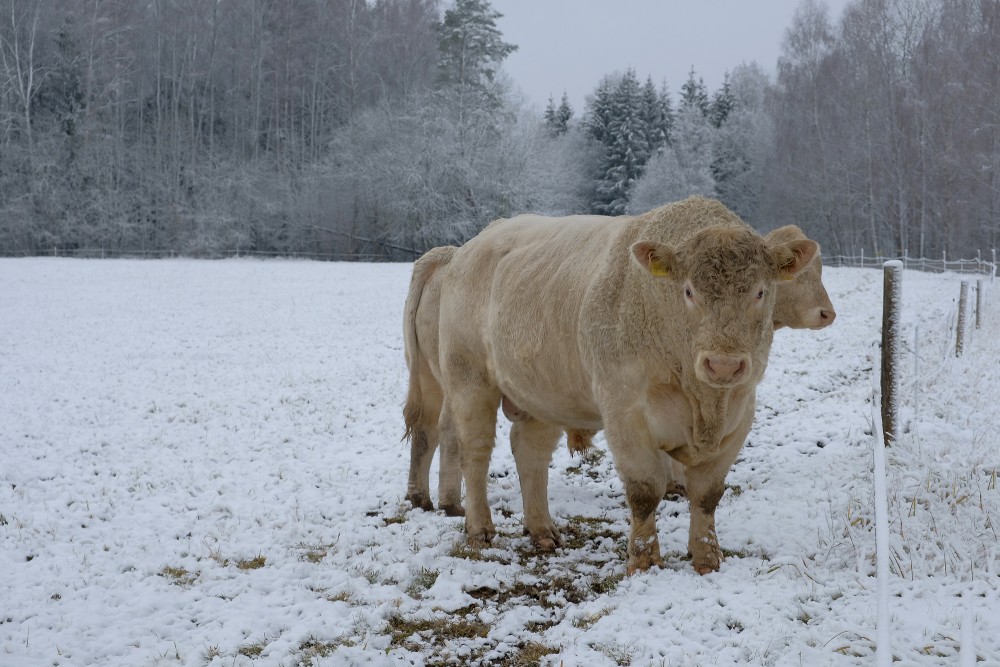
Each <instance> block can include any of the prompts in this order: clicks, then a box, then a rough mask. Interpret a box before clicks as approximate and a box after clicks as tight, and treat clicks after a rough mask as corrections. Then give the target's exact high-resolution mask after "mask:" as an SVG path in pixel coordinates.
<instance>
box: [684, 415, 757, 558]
mask: <svg viewBox="0 0 1000 667" xmlns="http://www.w3.org/2000/svg"><path fill="white" fill-rule="evenodd" d="M752 421H753V413H752V411H751V412H750V414H749V418H747V419H745V420H744V422H745V423H744V424H743V425H741V427H740V428H738V429H737V430H736V432H734V433H731V434H730V435H728V436H727V437H726V438H724V439H723V441H722V446H721V448H720V450H719V454H718V456H716V457H715V458H712V459H710V460H708V461H705V462H703V463H701V464H699V465H696V466H688V467H686V468H685V475H686V481H687V485H686V491H687V497H688V500H689V501H690V505H691V528H690V531H689V533H688V550H689V551H690V552H691V565H692V566H693V567H694V569H695V570H696V571H697V572H698V574H708V573H709V572H716V571H718V570H719V567H721V564H722V547H721V546H720V545H719V537H718V535H717V534H716V531H715V509H716V507H718V505H719V501H720V500H722V495H723V494H724V493H725V491H726V474H727V473H728V472H729V468H730V467H731V466H732V464H733V461H735V460H736V457H737V455H738V454H739V452H740V449H741V448H742V447H743V441H744V440H746V436H747V434H748V433H749V432H750V424H751V423H752Z"/></svg>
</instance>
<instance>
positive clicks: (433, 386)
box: [403, 225, 837, 515]
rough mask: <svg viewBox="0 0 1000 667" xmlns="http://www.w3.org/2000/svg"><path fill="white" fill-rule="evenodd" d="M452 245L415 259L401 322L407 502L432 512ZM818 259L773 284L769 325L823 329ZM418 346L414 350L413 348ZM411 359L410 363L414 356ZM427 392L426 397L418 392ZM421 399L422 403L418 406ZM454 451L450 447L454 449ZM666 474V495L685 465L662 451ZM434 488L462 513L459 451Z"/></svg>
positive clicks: (577, 438) (574, 439) (827, 314)
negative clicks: (444, 280) (442, 316)
mask: <svg viewBox="0 0 1000 667" xmlns="http://www.w3.org/2000/svg"><path fill="white" fill-rule="evenodd" d="M764 238H766V239H768V240H771V241H794V240H799V239H804V238H806V235H805V234H804V233H803V232H802V230H801V229H799V228H798V227H796V226H795V225H788V226H787V227H782V228H780V229H777V230H775V231H772V232H770V233H768V234H767V235H766V236H765V237H764ZM457 249H458V248H456V247H454V246H445V247H440V248H434V249H432V250H430V251H428V252H427V253H426V254H424V255H423V256H422V257H421V258H420V259H418V260H417V261H416V263H415V264H414V267H413V277H412V280H411V282H410V293H409V296H408V297H407V302H406V303H407V305H406V309H405V317H404V323H403V331H404V333H405V336H404V342H405V345H404V350H405V353H406V360H407V365H408V366H409V368H410V387H411V388H410V392H409V395H410V399H411V400H410V401H408V403H407V405H408V406H411V407H410V410H412V411H413V412H412V413H407V415H406V428H407V436H408V437H409V439H410V444H411V452H410V475H409V481H408V484H407V489H406V499H407V500H408V501H410V502H411V503H412V504H413V506H414V507H420V508H421V509H424V510H433V509H434V504H433V502H431V499H430V467H431V461H432V459H433V457H434V452H435V451H436V450H437V447H438V443H439V440H440V436H439V433H438V415H439V413H440V411H441V402H442V400H443V395H442V392H441V384H440V383H441V371H440V364H439V363H438V356H437V355H438V352H437V349H438V319H439V313H440V310H441V285H440V283H441V276H442V274H443V271H442V270H441V268H442V267H443V266H444V265H446V264H447V263H448V262H450V261H451V258H452V256H453V255H454V254H455V251H456V250H457ZM822 271H823V262H822V258H821V257H820V255H819V253H817V254H816V257H815V258H814V259H813V261H812V262H810V263H809V265H808V266H807V267H806V268H805V270H803V271H802V272H801V273H799V274H798V275H797V276H796V277H795V279H794V280H783V281H781V282H780V283H778V287H777V295H776V297H775V302H774V315H773V316H772V322H773V323H774V328H775V329H776V330H777V329H780V328H781V327H785V326H787V327H789V328H792V329H806V328H808V329H822V328H824V327H826V326H829V325H830V324H832V323H833V321H834V319H835V318H836V316H837V313H836V311H835V310H834V307H833V304H832V303H831V302H830V296H829V294H827V291H826V288H825V287H824V285H823V280H822ZM418 345H419V346H420V347H421V348H422V349H421V350H418V349H417V346H418ZM414 360H416V361H414ZM424 394H426V396H424ZM425 401H426V403H427V407H426V409H424V408H423V407H422V406H423V405H424V402H425ZM501 406H502V408H503V411H504V414H505V415H506V416H507V418H508V419H510V420H511V421H521V420H523V419H525V418H527V416H528V415H527V413H525V412H524V411H522V410H520V409H519V408H517V407H516V406H514V405H513V404H512V403H511V401H510V400H509V399H507V398H504V399H503V400H502V401H501ZM595 434H596V432H595V431H570V432H568V433H567V434H566V443H567V445H568V447H569V450H570V451H571V452H572V453H573V454H583V453H585V452H587V451H588V450H589V449H590V447H591V446H592V444H593V437H594V435H595ZM452 449H455V448H452ZM662 458H663V459H664V461H663V466H664V471H665V474H666V494H665V495H666V496H675V495H683V494H684V466H683V465H681V464H680V463H678V462H677V461H676V460H674V459H672V458H671V457H670V456H669V455H668V454H665V453H664V455H663V457H662ZM439 473H440V484H439V486H438V503H439V506H440V508H441V509H442V510H444V511H445V513H447V514H449V515H460V514H464V512H463V511H462V507H461V484H462V473H461V469H460V468H459V463H458V453H457V451H454V452H450V451H445V452H442V456H441V461H440V467H439Z"/></svg>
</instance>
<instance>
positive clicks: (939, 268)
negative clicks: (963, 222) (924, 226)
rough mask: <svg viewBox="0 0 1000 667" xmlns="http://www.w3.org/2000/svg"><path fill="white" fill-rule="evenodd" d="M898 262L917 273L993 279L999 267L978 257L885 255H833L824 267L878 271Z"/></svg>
mask: <svg viewBox="0 0 1000 667" xmlns="http://www.w3.org/2000/svg"><path fill="white" fill-rule="evenodd" d="M991 256H992V257H994V258H995V257H996V251H995V250H994V251H992V254H991ZM891 260H898V261H900V262H902V263H903V268H904V269H913V270H916V271H926V272H928V273H944V272H945V271H952V272H953V273H974V274H981V275H986V276H990V277H991V278H993V277H995V276H996V272H997V265H996V262H995V261H986V260H984V259H982V258H981V257H976V258H975V259H948V258H947V257H945V256H944V255H942V257H941V259H929V258H927V257H908V256H907V255H905V254H904V255H903V256H902V257H886V256H884V255H871V256H869V255H865V254H861V255H831V256H829V257H828V256H826V255H824V256H823V265H824V266H837V267H839V266H853V267H859V268H871V269H878V268H882V266H883V265H884V264H885V262H887V261H891Z"/></svg>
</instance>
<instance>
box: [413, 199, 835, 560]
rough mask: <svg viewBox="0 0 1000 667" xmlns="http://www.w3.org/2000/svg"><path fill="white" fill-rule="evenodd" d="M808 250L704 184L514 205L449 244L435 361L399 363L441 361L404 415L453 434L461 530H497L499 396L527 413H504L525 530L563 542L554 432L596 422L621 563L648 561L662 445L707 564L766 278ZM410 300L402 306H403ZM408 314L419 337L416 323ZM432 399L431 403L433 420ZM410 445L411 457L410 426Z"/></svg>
mask: <svg viewBox="0 0 1000 667" xmlns="http://www.w3.org/2000/svg"><path fill="white" fill-rule="evenodd" d="M816 251H817V246H816V244H815V243H814V242H812V241H809V240H804V239H803V240H797V241H791V242H767V241H765V240H764V239H763V238H762V237H760V236H759V235H757V234H756V233H755V232H753V231H752V230H750V229H749V228H748V227H747V226H746V225H745V224H743V223H742V222H741V221H740V220H739V219H738V218H737V217H736V216H735V215H733V214H732V213H731V212H729V211H728V210H727V209H726V208H725V207H724V206H722V205H721V204H719V203H718V202H714V201H711V200H706V199H702V198H691V199H688V200H685V201H683V202H678V203H676V204H672V205H669V206H666V207H663V208H660V209H657V210H655V211H652V212H650V213H648V214H645V215H643V216H638V217H636V218H618V219H609V218H603V217H596V216H589V217H588V216H576V217H574V218H573V219H571V220H567V219H551V218H540V217H537V216H520V217H518V218H514V219H511V220H501V221H497V222H495V223H493V224H492V225H490V226H489V227H488V228H487V229H486V230H484V231H483V232H482V233H481V234H480V235H479V236H477V237H476V238H475V239H473V240H471V241H470V242H469V243H467V244H466V245H465V246H463V247H462V248H461V249H459V250H457V251H455V250H451V251H444V252H448V253H452V257H451V261H450V262H448V263H447V264H445V265H443V266H441V268H440V270H441V271H443V274H442V275H441V278H442V281H441V288H442V292H441V293H440V300H441V310H440V320H439V324H440V329H439V332H438V333H439V337H440V345H439V347H438V348H437V349H435V350H434V352H436V353H437V358H436V359H435V360H434V361H433V362H428V361H427V360H425V359H422V358H419V357H420V356H421V355H420V352H421V349H420V347H421V346H420V345H419V344H418V345H416V346H415V347H409V348H408V361H409V362H410V364H411V370H412V369H413V368H415V367H416V368H427V369H428V370H430V371H432V370H433V369H432V368H431V367H432V366H433V363H434V362H437V363H438V364H439V366H438V369H437V370H439V371H440V373H439V374H437V373H433V372H431V373H430V374H431V375H439V377H440V378H441V380H442V385H443V389H444V393H443V395H441V393H440V391H438V392H428V391H426V390H425V388H423V387H419V388H418V394H417V396H416V400H415V401H411V400H410V399H411V398H414V396H413V389H414V382H413V377H414V375H417V376H418V378H419V376H420V374H419V373H417V374H414V373H412V372H411V387H410V389H411V396H409V397H408V401H407V415H408V416H407V424H408V425H412V424H422V426H421V428H425V429H427V428H429V429H437V428H440V429H441V431H440V432H441V434H442V442H443V443H445V444H443V445H442V447H443V448H445V454H447V449H446V448H447V446H448V445H447V443H448V442H449V441H457V442H458V445H459V447H460V452H461V462H462V472H463V475H464V478H465V482H466V487H467V493H468V498H467V507H466V512H467V516H466V530H467V532H468V536H469V539H470V541H473V542H479V543H482V542H486V541H488V540H489V539H491V538H492V537H493V535H494V534H495V529H494V527H493V523H492V519H491V517H490V512H489V507H488V505H487V503H486V474H487V469H488V464H489V455H490V451H491V449H492V446H493V440H494V431H495V425H496V412H497V407H498V406H499V405H500V403H501V401H502V398H503V397H504V396H506V397H508V400H509V401H510V403H511V404H512V405H515V406H518V407H519V408H520V409H521V410H522V411H523V412H525V413H526V414H527V415H530V416H529V417H527V418H526V419H524V420H523V421H519V422H516V423H515V424H514V425H513V427H512V431H511V441H512V449H513V451H514V457H515V463H516V465H517V468H518V475H519V477H520V481H521V488H522V494H523V498H524V509H525V528H526V530H527V532H528V533H529V534H530V535H531V537H532V539H533V541H534V542H535V543H536V544H538V545H539V546H540V547H542V548H552V547H554V546H555V545H557V544H558V543H559V542H560V538H559V534H558V531H557V530H556V528H555V526H554V524H553V523H552V519H551V517H550V516H549V513H548V500H547V483H548V478H547V466H548V462H549V460H550V459H551V454H552V450H553V448H554V447H555V445H556V443H557V441H558V439H559V434H560V432H561V430H562V429H564V428H566V429H571V430H597V429H600V428H604V429H605V430H606V431H607V440H608V442H609V446H610V448H611V450H612V453H613V455H614V458H615V463H616V466H617V468H618V471H619V475H620V476H621V477H622V479H623V481H624V485H625V490H626V496H627V499H628V502H629V505H630V507H631V509H632V526H631V535H630V539H629V564H628V569H629V571H635V570H641V569H646V568H648V567H649V566H651V565H653V564H658V563H662V559H661V557H660V553H659V544H658V540H657V537H656V528H655V509H656V506H657V504H658V503H659V499H660V497H661V496H662V495H663V490H664V486H665V482H664V473H663V471H662V470H661V465H660V463H659V462H660V459H659V452H660V451H668V452H670V453H671V455H672V456H673V457H674V458H675V459H677V460H679V461H681V462H682V463H684V464H685V465H687V466H688V489H687V491H688V496H689V498H690V500H691V531H690V535H689V544H688V546H689V549H690V551H691V554H692V557H693V565H694V567H695V568H696V569H697V570H698V571H699V572H702V573H704V572H708V571H711V570H714V569H718V567H719V562H720V559H721V552H720V550H719V547H718V541H717V539H716V537H715V531H714V511H715V506H716V504H717V503H718V500H719V498H720V497H721V495H722V491H723V488H724V480H725V475H726V472H727V471H728V468H729V466H730V464H731V463H732V461H733V460H734V459H735V457H736V455H737V453H738V452H739V449H740V447H741V446H742V443H743V440H744V439H745V437H746V434H747V432H748V431H749V428H750V423H751V421H752V418H753V406H754V400H755V394H754V392H755V387H756V384H757V383H758V382H759V380H760V378H761V376H762V374H763V371H764V366H765V365H766V361H767V355H768V352H769V348H770V344H771V338H772V327H773V324H772V316H773V308H774V291H775V290H774V286H775V284H776V281H777V280H779V279H781V278H792V277H794V276H795V275H796V274H798V273H799V272H801V270H802V269H803V268H804V267H805V266H806V265H808V263H809V262H810V261H811V259H812V258H813V256H814V255H815V253H816ZM429 263H430V262H428V264H429ZM419 264H420V262H418V265H419ZM421 268H423V267H420V266H415V269H414V271H415V278H414V283H419V282H420V281H418V279H417V275H416V274H417V273H418V269H421ZM421 284H422V283H421ZM413 287H414V286H411V297H412V296H413ZM412 302H413V299H409V300H408V305H407V313H408V315H409V314H410V313H414V315H415V314H416V312H417V311H416V310H413V308H415V306H414V304H413V303H412ZM418 303H419V300H418ZM415 319H416V318H415ZM412 329H413V331H412V332H408V333H407V335H408V336H412V337H413V339H414V342H419V339H420V333H419V331H420V327H419V325H415V326H414V327H412ZM410 352H413V354H412V355H411V354H410ZM426 395H431V396H430V398H429V399H425V398H424V396H426ZM435 404H437V405H441V406H442V410H441V413H440V420H439V422H438V423H437V424H431V422H432V421H433V420H431V419H428V417H427V416H428V415H429V414H432V413H433V412H434V406H435ZM414 406H417V407H414ZM421 420H423V421H421ZM411 431H412V428H411ZM449 434H450V435H449ZM413 446H414V453H416V454H419V453H420V443H419V442H418V441H417V439H415V440H414V445H413ZM424 449H426V445H425V446H424ZM412 481H413V480H412V475H411V482H412ZM449 483H451V482H449ZM411 499H413V500H418V501H421V502H418V503H417V504H421V505H423V504H424V503H423V502H422V499H420V498H411ZM427 502H428V503H429V499H427Z"/></svg>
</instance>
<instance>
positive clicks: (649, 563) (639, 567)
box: [625, 554, 667, 577]
mask: <svg viewBox="0 0 1000 667" xmlns="http://www.w3.org/2000/svg"><path fill="white" fill-rule="evenodd" d="M666 564H667V563H666V561H665V560H663V557H662V556H660V555H659V554H655V555H654V554H642V555H640V556H631V557H629V559H628V567H627V568H625V572H626V573H627V574H628V576H630V577H631V576H632V575H633V574H635V573H637V572H645V571H646V570H648V569H649V568H651V567H653V566H654V565H655V566H656V567H663V566H665V565H666Z"/></svg>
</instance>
